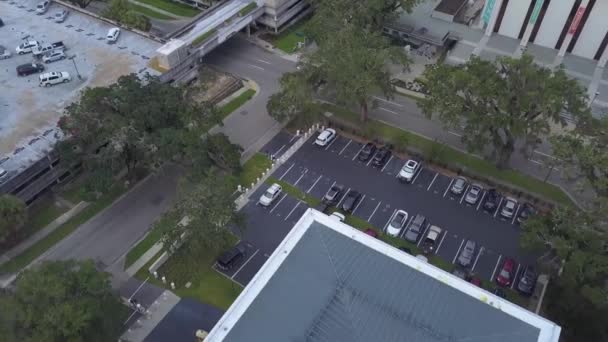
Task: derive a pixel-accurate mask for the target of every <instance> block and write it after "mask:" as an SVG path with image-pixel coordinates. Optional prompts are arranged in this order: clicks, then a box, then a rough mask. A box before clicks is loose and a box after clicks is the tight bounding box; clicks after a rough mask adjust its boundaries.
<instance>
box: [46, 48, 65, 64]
mask: <svg viewBox="0 0 608 342" xmlns="http://www.w3.org/2000/svg"><path fill="white" fill-rule="evenodd" d="M64 58H65V53H63V51H61V50H55V51H51V52H47V53H46V55H44V57H42V61H43V62H44V63H46V64H49V63H51V62H55V61H60V60H62V59H64Z"/></svg>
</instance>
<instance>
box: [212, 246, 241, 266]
mask: <svg viewBox="0 0 608 342" xmlns="http://www.w3.org/2000/svg"><path fill="white" fill-rule="evenodd" d="M244 256H245V249H244V248H243V247H242V246H234V247H232V248H231V249H229V250H228V251H226V252H225V253H224V254H222V255H221V256H220V258H219V259H217V267H218V268H220V269H222V270H224V271H227V270H229V269H231V268H232V267H234V265H236V264H237V263H238V262H239V261H240V260H241V259H243V257H244Z"/></svg>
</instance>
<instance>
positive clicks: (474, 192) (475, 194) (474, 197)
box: [464, 184, 483, 205]
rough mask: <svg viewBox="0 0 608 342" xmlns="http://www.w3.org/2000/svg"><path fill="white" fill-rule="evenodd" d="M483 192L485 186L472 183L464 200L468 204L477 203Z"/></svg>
mask: <svg viewBox="0 0 608 342" xmlns="http://www.w3.org/2000/svg"><path fill="white" fill-rule="evenodd" d="M482 192H483V186H481V185H479V184H472V185H471V187H470V188H469V191H467V194H466V195H465V197H464V201H465V202H467V203H468V204H471V205H475V204H476V203H477V201H479V197H481V193H482Z"/></svg>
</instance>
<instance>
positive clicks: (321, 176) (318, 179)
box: [306, 175, 323, 194]
mask: <svg viewBox="0 0 608 342" xmlns="http://www.w3.org/2000/svg"><path fill="white" fill-rule="evenodd" d="M321 178H323V175H320V176H319V178H317V180H316V181H315V182H314V184H313V185H312V186H311V187H310V189H308V191H306V193H307V194H309V193H310V192H311V191H312V188H314V187H315V185H317V183H319V181H320V180H321Z"/></svg>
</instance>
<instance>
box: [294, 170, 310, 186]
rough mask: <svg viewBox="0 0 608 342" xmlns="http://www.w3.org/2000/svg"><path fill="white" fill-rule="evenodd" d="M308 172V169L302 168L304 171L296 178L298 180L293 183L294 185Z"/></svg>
mask: <svg viewBox="0 0 608 342" xmlns="http://www.w3.org/2000/svg"><path fill="white" fill-rule="evenodd" d="M307 172H308V169H304V172H302V174H301V175H300V178H298V180H297V181H296V182H295V183H293V185H294V186H296V185H298V183H300V180H301V179H302V178H303V177H304V175H305V174H306V173H307Z"/></svg>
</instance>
